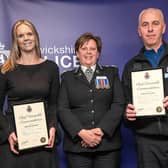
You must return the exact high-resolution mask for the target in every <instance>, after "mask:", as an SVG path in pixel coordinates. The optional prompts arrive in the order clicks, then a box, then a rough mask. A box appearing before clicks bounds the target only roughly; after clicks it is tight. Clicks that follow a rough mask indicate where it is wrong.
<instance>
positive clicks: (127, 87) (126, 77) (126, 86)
mask: <svg viewBox="0 0 168 168" xmlns="http://www.w3.org/2000/svg"><path fill="white" fill-rule="evenodd" d="M122 87H123V91H124V96H125V100H126V106H127V105H128V104H129V103H130V104H132V89H131V70H130V68H129V65H128V64H127V65H126V66H125V67H124V71H123V74H122ZM125 109H126V107H125ZM123 118H124V123H125V126H127V127H134V126H135V124H136V123H137V121H138V120H136V121H129V120H127V118H126V117H125V112H124V117H123Z"/></svg>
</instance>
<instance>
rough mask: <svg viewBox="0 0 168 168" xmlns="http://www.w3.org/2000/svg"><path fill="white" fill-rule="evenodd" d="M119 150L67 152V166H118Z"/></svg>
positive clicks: (75, 167)
mask: <svg viewBox="0 0 168 168" xmlns="http://www.w3.org/2000/svg"><path fill="white" fill-rule="evenodd" d="M120 154H121V152H120V150H117V151H113V152H93V153H89V152H88V153H70V152H67V163H68V168H119V167H120V158H121V156H120Z"/></svg>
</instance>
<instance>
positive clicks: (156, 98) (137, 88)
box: [131, 68, 165, 116]
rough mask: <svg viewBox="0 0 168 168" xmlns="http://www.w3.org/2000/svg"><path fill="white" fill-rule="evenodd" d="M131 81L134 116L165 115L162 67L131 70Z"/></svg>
mask: <svg viewBox="0 0 168 168" xmlns="http://www.w3.org/2000/svg"><path fill="white" fill-rule="evenodd" d="M131 82H132V95H133V97H132V98H133V105H134V106H135V111H136V116H159V115H165V108H164V107H163V102H162V101H163V99H164V83H163V69H162V68H157V69H150V70H143V71H136V72H131Z"/></svg>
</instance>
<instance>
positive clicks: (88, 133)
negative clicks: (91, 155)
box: [78, 129, 102, 147]
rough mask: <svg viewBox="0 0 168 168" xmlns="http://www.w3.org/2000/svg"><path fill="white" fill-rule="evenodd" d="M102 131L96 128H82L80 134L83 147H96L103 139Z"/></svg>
mask: <svg viewBox="0 0 168 168" xmlns="http://www.w3.org/2000/svg"><path fill="white" fill-rule="evenodd" d="M100 134H101V133H100V132H99V130H96V129H90V130H86V129H82V130H81V131H80V132H79V133H78V136H80V137H81V139H82V141H81V145H82V147H95V146H97V145H98V144H100V142H101V140H102V136H101V135H100Z"/></svg>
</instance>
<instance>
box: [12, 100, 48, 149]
mask: <svg viewBox="0 0 168 168" xmlns="http://www.w3.org/2000/svg"><path fill="white" fill-rule="evenodd" d="M34 103H43V107H44V115H45V121H46V122H45V124H46V128H47V137H48V138H49V135H48V127H47V116H46V112H45V111H46V106H45V102H44V101H40V100H35V101H31V102H29V101H25V102H24V101H21V102H17V103H15V104H12V110H13V115H14V106H17V105H26V104H34ZM14 122H15V123H14V124H15V131H16V136H17V129H16V121H15V115H14ZM42 146H46V144H41V145H38V146H34V147H30V148H29V147H28V148H23V149H19V144H16V147H17V149H18V150H19V151H24V150H31V149H33V148H39V147H42Z"/></svg>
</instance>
